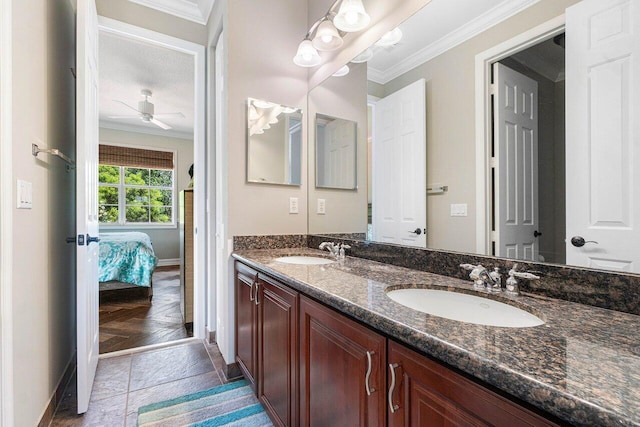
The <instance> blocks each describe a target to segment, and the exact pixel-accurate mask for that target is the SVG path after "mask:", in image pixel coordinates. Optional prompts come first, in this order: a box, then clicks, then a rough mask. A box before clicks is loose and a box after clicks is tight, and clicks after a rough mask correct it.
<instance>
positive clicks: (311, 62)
mask: <svg viewBox="0 0 640 427" xmlns="http://www.w3.org/2000/svg"><path fill="white" fill-rule="evenodd" d="M293 62H294V64H296V65H298V66H300V67H315V66H316V65H319V64H320V62H322V59H320V55H319V54H318V51H317V50H316V48H315V47H313V44H312V43H311V40H309V38H305V39H304V40H302V43H300V45H299V46H298V52H297V53H296V56H294V57H293Z"/></svg>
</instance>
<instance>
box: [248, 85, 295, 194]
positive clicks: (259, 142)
mask: <svg viewBox="0 0 640 427" xmlns="http://www.w3.org/2000/svg"><path fill="white" fill-rule="evenodd" d="M301 165H302V110H300V109H299V108H294V107H287V106H285V105H280V104H277V103H274V102H269V101H264V100H260V99H253V98H249V99H248V100H247V181H248V182H253V183H261V184H281V185H301V183H302V177H301V173H302V172H301V171H302V168H301Z"/></svg>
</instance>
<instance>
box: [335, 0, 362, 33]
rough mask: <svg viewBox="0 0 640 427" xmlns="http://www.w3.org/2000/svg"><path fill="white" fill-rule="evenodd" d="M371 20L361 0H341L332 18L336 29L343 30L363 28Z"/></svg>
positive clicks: (350, 30)
mask: <svg viewBox="0 0 640 427" xmlns="http://www.w3.org/2000/svg"><path fill="white" fill-rule="evenodd" d="M369 22H371V17H370V16H369V15H368V14H367V11H366V10H365V9H364V5H363V4H362V0H342V4H340V9H339V10H338V13H337V14H336V16H335V17H334V18H333V24H334V25H335V26H336V28H337V29H339V30H342V31H345V32H348V33H349V32H354V31H360V30H364V29H365V28H366V27H367V25H369Z"/></svg>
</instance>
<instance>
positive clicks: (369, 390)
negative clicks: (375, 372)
mask: <svg viewBox="0 0 640 427" xmlns="http://www.w3.org/2000/svg"><path fill="white" fill-rule="evenodd" d="M374 354H376V352H375V351H367V374H366V375H365V376H364V388H365V389H366V390H367V396H371V393H375V391H376V389H375V388H373V387H371V386H369V378H370V377H371V356H373V355H374Z"/></svg>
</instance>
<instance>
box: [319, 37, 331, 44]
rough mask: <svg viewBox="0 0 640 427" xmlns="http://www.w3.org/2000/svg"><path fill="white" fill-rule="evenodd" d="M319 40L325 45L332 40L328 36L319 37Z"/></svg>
mask: <svg viewBox="0 0 640 427" xmlns="http://www.w3.org/2000/svg"><path fill="white" fill-rule="evenodd" d="M320 39H321V40H322V41H323V42H325V43H329V42H330V41H331V39H333V37H331V36H329V35H324V36H322V37H320Z"/></svg>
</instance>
